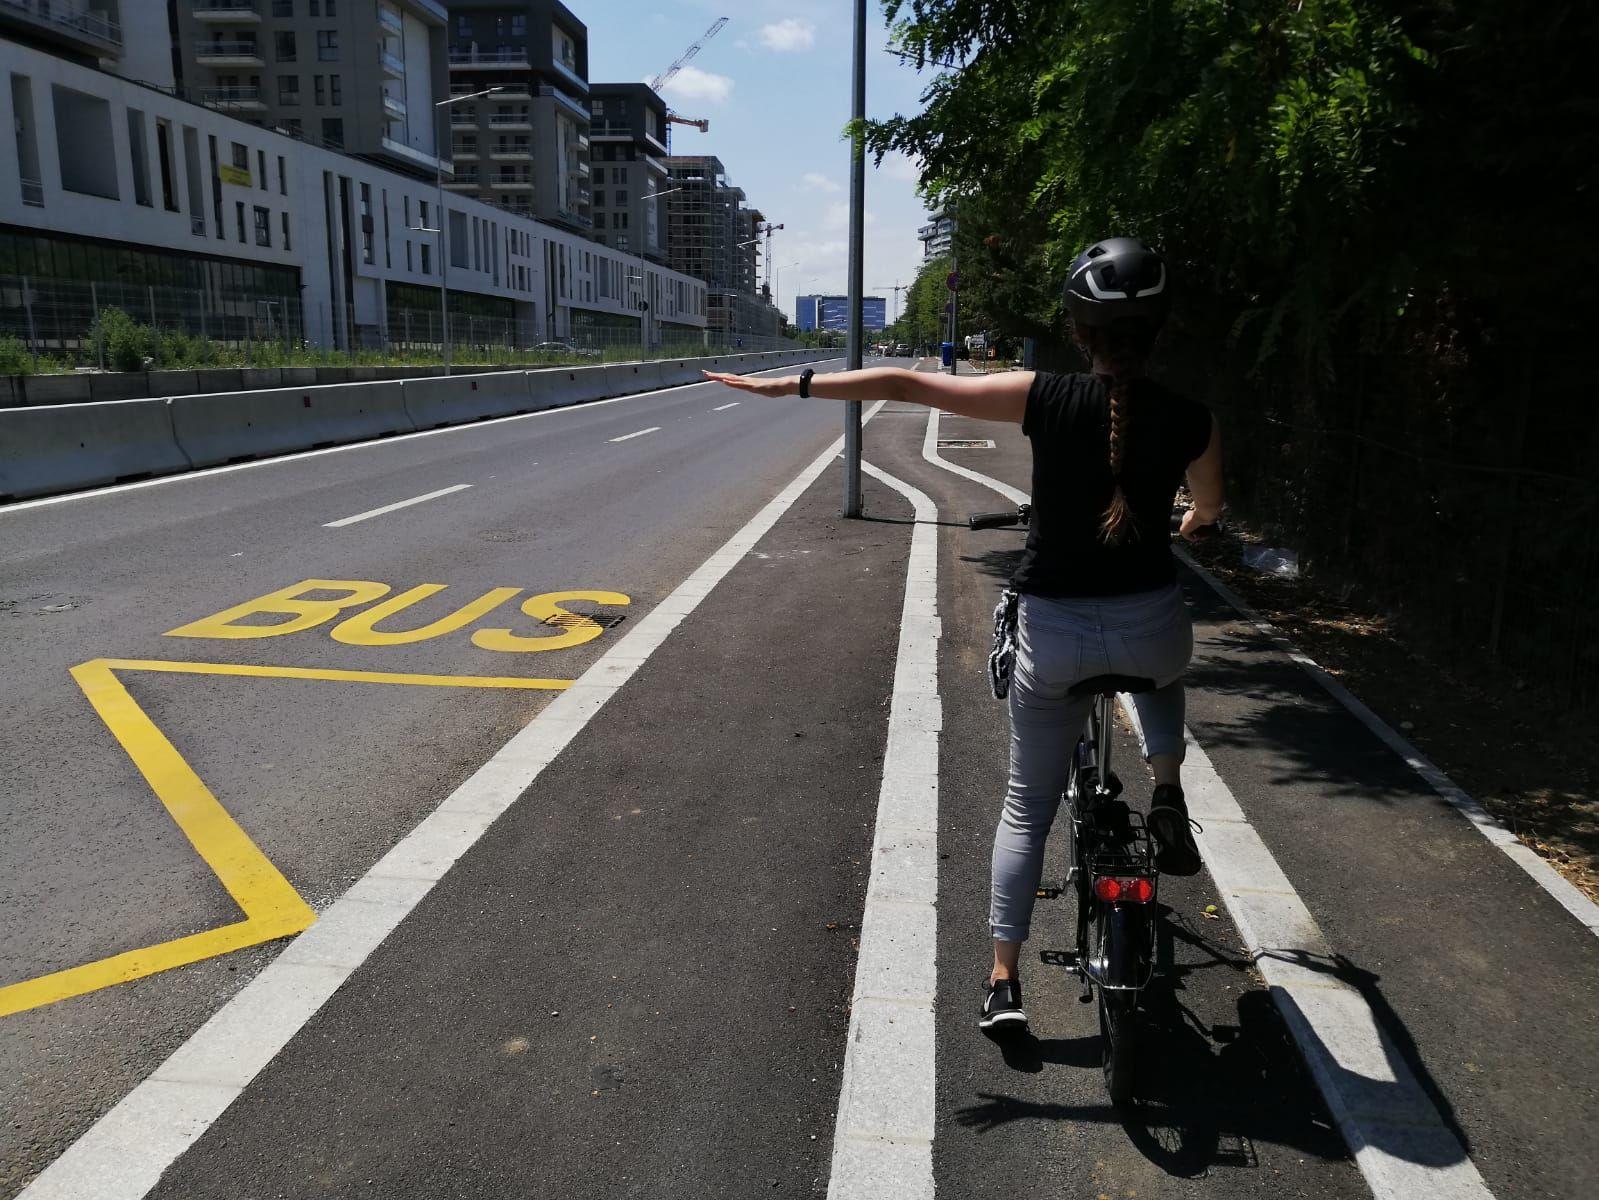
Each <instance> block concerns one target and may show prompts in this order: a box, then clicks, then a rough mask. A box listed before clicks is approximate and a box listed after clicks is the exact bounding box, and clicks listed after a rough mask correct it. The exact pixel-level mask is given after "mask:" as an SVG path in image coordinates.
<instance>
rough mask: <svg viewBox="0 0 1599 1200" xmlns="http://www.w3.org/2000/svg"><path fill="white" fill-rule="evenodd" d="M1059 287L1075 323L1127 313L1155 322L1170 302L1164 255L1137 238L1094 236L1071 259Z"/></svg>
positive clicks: (1098, 322) (1163, 316) (1107, 320)
mask: <svg viewBox="0 0 1599 1200" xmlns="http://www.w3.org/2000/svg"><path fill="white" fill-rule="evenodd" d="M1061 293H1062V295H1063V296H1064V297H1065V300H1066V308H1067V309H1068V310H1069V311H1070V312H1071V315H1072V320H1073V321H1075V322H1076V323H1077V324H1079V325H1109V324H1110V323H1111V322H1112V321H1120V320H1123V319H1126V318H1129V317H1132V318H1137V319H1139V320H1144V321H1150V322H1153V323H1154V324H1156V325H1159V324H1160V323H1161V322H1162V321H1164V320H1165V319H1166V313H1167V310H1168V309H1170V308H1171V294H1170V292H1169V291H1168V290H1167V288H1166V260H1165V259H1163V258H1161V256H1160V255H1158V254H1156V253H1155V252H1154V251H1153V250H1151V249H1150V248H1149V247H1148V246H1146V245H1144V243H1143V242H1142V241H1140V240H1139V239H1138V238H1129V237H1116V238H1106V239H1105V240H1104V241H1102V242H1095V243H1094V244H1093V245H1092V246H1090V247H1089V248H1088V249H1086V250H1084V251H1083V252H1082V253H1081V254H1079V255H1078V256H1077V259H1076V261H1075V262H1073V263H1072V269H1071V274H1070V275H1069V276H1068V277H1067V279H1066V283H1065V285H1064V286H1063V287H1062V288H1061Z"/></svg>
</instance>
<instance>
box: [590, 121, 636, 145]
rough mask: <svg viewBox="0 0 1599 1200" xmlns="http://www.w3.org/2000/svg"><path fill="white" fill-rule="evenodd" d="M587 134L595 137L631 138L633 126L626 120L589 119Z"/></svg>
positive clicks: (628, 139) (629, 139)
mask: <svg viewBox="0 0 1599 1200" xmlns="http://www.w3.org/2000/svg"><path fill="white" fill-rule="evenodd" d="M589 136H590V137H595V138H624V139H626V140H627V141H632V140H633V127H632V126H631V125H629V124H628V123H627V122H626V121H590V122H589Z"/></svg>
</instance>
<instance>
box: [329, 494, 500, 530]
mask: <svg viewBox="0 0 1599 1200" xmlns="http://www.w3.org/2000/svg"><path fill="white" fill-rule="evenodd" d="M471 486H472V485H471V484H470V483H457V484H455V485H454V486H452V487H447V488H440V489H439V490H438V491H436V492H428V493H427V494H426V495H424V496H412V497H411V498H410V499H409V500H396V501H395V502H394V503H393V504H385V505H384V506H383V507H382V508H369V509H367V510H366V511H365V512H363V513H356V514H355V516H353V517H340V518H339V519H338V520H337V521H329V522H327V523H326V524H325V525H323V526H322V528H323V529H343V528H344V527H345V526H346V525H354V524H355V523H356V522H357V521H368V520H371V519H372V518H373V517H381V516H382V515H383V514H384V513H391V512H394V511H395V510H396V509H401V508H410V507H411V505H413V504H421V503H422V502H423V501H425V500H437V499H438V498H439V497H440V496H450V495H454V494H455V493H456V492H464V491H466V489H467V488H469V487H471Z"/></svg>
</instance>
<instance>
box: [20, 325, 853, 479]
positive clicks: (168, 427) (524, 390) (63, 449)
mask: <svg viewBox="0 0 1599 1200" xmlns="http://www.w3.org/2000/svg"><path fill="white" fill-rule="evenodd" d="M831 357H836V355H835V354H832V353H830V352H822V351H806V350H801V351H780V352H779V351H770V352H765V353H755V354H731V355H720V356H716V357H710V358H684V359H664V360H660V361H652V362H643V363H611V364H608V365H604V366H592V367H550V368H545V369H543V370H536V371H520V370H514V371H494V372H486V373H481V374H473V375H451V376H447V377H446V376H438V375H435V376H429V377H426V378H414V379H405V380H374V381H372V382H368V383H338V384H322V385H313V384H311V383H309V380H311V379H313V378H315V376H316V369H315V368H310V367H285V368H283V369H281V370H279V369H277V368H261V369H250V370H237V371H235V370H222V371H194V372H179V373H177V374H180V375H188V376H191V377H192V378H193V380H194V382H195V383H196V385H205V384H212V385H215V384H218V383H222V384H224V385H228V384H247V383H248V384H259V383H261V382H262V381H269V382H270V384H271V386H266V387H255V388H253V389H251V390H243V391H231V390H218V391H215V392H205V393H199V394H193V395H176V396H172V397H164V398H157V399H131V400H109V401H100V402H84V403H63V404H51V405H40V404H32V405H29V406H21V407H14V408H0V499H21V498H23V497H28V496H40V495H47V494H50V493H55V492H69V491H74V490H76V489H79V488H86V487H96V486H99V485H101V484H107V483H114V482H116V481H117V480H119V479H127V478H129V477H136V476H143V475H156V474H168V473H171V472H176V471H184V470H188V469H189V468H190V467H207V466H215V465H218V464H220V463H226V462H232V461H235V460H242V459H255V458H267V457H270V456H271V455H275V454H289V453H293V452H294V451H297V450H309V449H313V448H315V447H318V446H328V445H339V444H343V443H348V442H360V441H367V440H370V439H373V438H378V437H383V436H385V435H388V434H395V433H409V432H411V431H413V430H417V429H433V428H437V427H440V426H447V425H458V424H463V423H465V422H469V421H477V420H483V419H485V418H490V417H503V416H511V415H513V414H516V413H526V412H537V411H539V410H541V409H546V408H556V407H560V406H563V405H568V404H582V403H584V402H587V401H591V400H602V399H609V398H611V397H613V396H622V395H630V394H633V393H637V392H648V391H654V390H657V389H660V388H667V387H674V386H678V385H680V384H689V383H697V382H699V380H700V371H701V370H713V371H737V372H750V371H762V370H768V369H771V368H773V367H782V366H787V365H790V364H791V363H800V362H806V361H819V360H821V359H824V358H831ZM152 377H153V376H152ZM46 378H48V377H40V376H35V377H32V378H31V379H30V380H29V381H28V382H30V383H32V382H37V381H38V380H40V379H46ZM67 385H71V386H78V385H85V386H86V385H87V380H86V379H85V378H84V377H81V376H80V377H63V378H62V390H65V388H66V386H67ZM42 390H43V391H49V390H50V389H42Z"/></svg>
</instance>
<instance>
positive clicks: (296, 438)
mask: <svg viewBox="0 0 1599 1200" xmlns="http://www.w3.org/2000/svg"><path fill="white" fill-rule="evenodd" d="M400 389H401V385H400V384H398V383H337V384H331V385H328V386H326V387H308V388H275V389H268V390H266V391H257V392H224V393H222V394H220V395H210V396H175V397H173V398H172V399H171V400H169V401H167V403H168V404H170V405H171V406H172V427H173V430H174V432H175V433H176V434H177V439H178V446H179V448H180V449H182V450H183V452H184V453H185V454H187V455H188V456H189V458H190V459H191V460H192V461H193V463H194V465H195V466H197V467H207V466H212V465H215V464H217V463H225V462H232V461H234V460H236V459H248V458H265V457H267V456H269V455H273V454H287V453H289V452H290V451H292V450H310V449H313V448H314V447H317V446H331V445H338V444H339V443H341V442H359V441H365V440H367V439H368V438H376V437H382V436H383V435H384V434H388V433H409V432H410V431H412V430H414V429H415V428H416V426H415V425H414V424H413V423H412V421H411V418H410V416H409V415H407V413H406V411H405V399H404V396H403V393H402V392H401V390H400Z"/></svg>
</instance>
